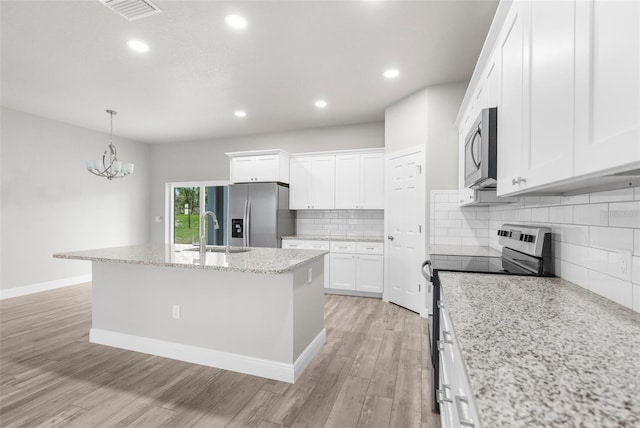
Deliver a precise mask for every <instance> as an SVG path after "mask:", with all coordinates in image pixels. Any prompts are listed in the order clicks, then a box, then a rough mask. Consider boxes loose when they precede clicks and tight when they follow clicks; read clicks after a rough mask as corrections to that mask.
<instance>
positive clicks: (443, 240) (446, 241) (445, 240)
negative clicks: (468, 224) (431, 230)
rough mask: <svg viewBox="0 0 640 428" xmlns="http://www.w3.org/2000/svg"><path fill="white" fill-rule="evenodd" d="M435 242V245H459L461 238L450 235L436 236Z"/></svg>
mask: <svg viewBox="0 0 640 428" xmlns="http://www.w3.org/2000/svg"><path fill="white" fill-rule="evenodd" d="M435 243H436V245H460V244H461V243H462V239H461V238H458V237H450V236H436V239H435Z"/></svg>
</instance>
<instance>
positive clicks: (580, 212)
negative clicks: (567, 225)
mask: <svg viewBox="0 0 640 428" xmlns="http://www.w3.org/2000/svg"><path fill="white" fill-rule="evenodd" d="M573 223H574V224H588V225H590V226H607V225H609V204H590V205H581V206H579V207H575V208H574V210H573Z"/></svg>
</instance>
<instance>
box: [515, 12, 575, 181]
mask: <svg viewBox="0 0 640 428" xmlns="http://www.w3.org/2000/svg"><path fill="white" fill-rule="evenodd" d="M529 6H530V8H529V23H530V31H529V32H528V34H527V37H528V38H529V40H528V41H529V43H528V45H529V47H530V56H531V58H530V60H529V62H530V67H529V69H528V72H525V79H524V80H525V87H526V88H527V91H526V96H527V97H528V99H525V102H524V105H525V106H526V108H528V109H529V114H528V119H529V122H530V126H529V129H530V135H529V138H528V139H527V140H526V141H525V146H526V145H527V144H528V147H525V151H524V156H523V163H524V165H523V170H522V177H523V178H524V179H526V185H527V188H531V187H537V186H541V185H543V184H548V183H553V182H557V181H560V180H562V179H565V178H569V177H572V176H573V141H574V122H573V113H574V108H573V106H574V91H573V87H574V62H573V61H574V54H575V49H574V40H575V37H574V11H575V3H574V2H570V1H566V2H562V1H560V2H556V1H554V2H548V1H532V2H530V3H529ZM526 108H525V112H526Z"/></svg>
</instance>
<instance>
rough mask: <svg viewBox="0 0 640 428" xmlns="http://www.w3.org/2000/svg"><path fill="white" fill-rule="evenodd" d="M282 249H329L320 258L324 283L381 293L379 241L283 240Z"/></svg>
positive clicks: (381, 257)
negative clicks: (322, 264)
mask: <svg viewBox="0 0 640 428" xmlns="http://www.w3.org/2000/svg"><path fill="white" fill-rule="evenodd" d="M282 248H294V249H300V250H325V251H327V250H328V251H330V253H329V254H327V255H326V256H325V259H324V286H325V288H329V289H334V290H346V291H349V290H351V291H356V292H368V293H382V290H383V285H384V275H383V274H384V256H383V251H384V244H383V243H382V242H349V241H331V242H329V241H314V240H298V239H295V240H294V239H285V240H283V241H282Z"/></svg>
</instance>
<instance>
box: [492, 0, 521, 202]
mask: <svg viewBox="0 0 640 428" xmlns="http://www.w3.org/2000/svg"><path fill="white" fill-rule="evenodd" d="M523 9H524V3H521V2H514V3H513V5H512V6H511V9H510V11H509V14H508V15H507V19H506V21H505V25H504V28H503V32H502V34H501V35H500V37H499V38H498V64H500V103H499V105H500V109H499V110H498V184H497V193H498V195H505V194H509V193H511V192H514V191H517V190H519V189H520V187H521V184H522V182H521V181H520V182H518V180H517V178H518V177H521V176H522V157H521V156H522V154H523V153H524V150H525V147H526V146H525V144H524V139H525V135H526V134H527V132H526V131H528V130H525V129H524V126H525V123H524V111H523V105H524V96H523V92H524V75H523V73H524V70H525V58H528V47H526V46H525V43H524V17H523Z"/></svg>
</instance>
